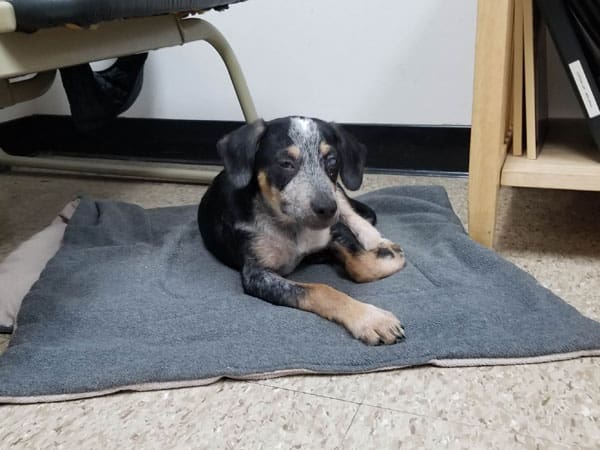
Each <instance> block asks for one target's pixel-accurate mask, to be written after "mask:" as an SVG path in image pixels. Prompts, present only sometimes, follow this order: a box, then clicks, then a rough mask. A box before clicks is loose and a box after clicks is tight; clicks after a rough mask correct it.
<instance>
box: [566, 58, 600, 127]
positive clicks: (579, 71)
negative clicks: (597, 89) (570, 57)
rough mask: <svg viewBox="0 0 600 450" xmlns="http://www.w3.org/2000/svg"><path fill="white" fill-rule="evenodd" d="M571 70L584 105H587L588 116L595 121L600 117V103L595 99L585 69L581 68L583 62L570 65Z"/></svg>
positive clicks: (574, 62)
mask: <svg viewBox="0 0 600 450" xmlns="http://www.w3.org/2000/svg"><path fill="white" fill-rule="evenodd" d="M569 69H571V73H572V74H573V78H574V79H575V84H577V88H578V89H579V95H580V96H581V99H582V100H583V104H584V105H585V109H586V110H587V113H588V116H589V117H590V119H593V118H594V117H596V116H600V109H599V108H598V102H597V101H596V99H595V98H594V93H593V92H592V88H591V86H590V83H589V81H588V79H587V77H586V76H585V72H584V71H583V67H582V66H581V61H579V60H577V61H573V62H572V63H571V64H569Z"/></svg>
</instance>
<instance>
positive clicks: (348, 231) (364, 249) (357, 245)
mask: <svg viewBox="0 0 600 450" xmlns="http://www.w3.org/2000/svg"><path fill="white" fill-rule="evenodd" d="M338 191H341V189H339V190H338ZM337 200H338V207H339V209H340V221H339V222H338V223H337V224H335V225H334V226H333V227H332V228H331V234H332V241H331V245H330V246H331V248H332V250H333V252H334V254H335V255H336V257H337V258H338V259H339V260H340V261H341V262H342V264H343V265H344V267H345V268H346V271H347V272H348V274H349V275H350V277H352V279H353V280H354V281H357V282H360V283H362V282H367V281H373V280H378V279H380V278H384V277H387V276H389V275H391V274H393V273H395V272H397V271H399V270H400V269H402V268H403V267H404V265H405V263H406V262H405V260H404V253H403V252H402V249H401V248H400V246H399V245H397V244H394V243H393V242H392V241H390V240H388V239H385V238H384V237H383V236H382V235H381V233H379V231H378V230H377V229H376V228H375V227H374V226H373V225H372V224H371V223H370V222H369V221H368V220H367V219H365V218H364V217H362V215H360V214H358V213H357V212H356V211H355V210H354V208H353V207H352V204H351V203H350V201H349V200H350V199H349V198H348V197H347V196H346V194H345V193H344V192H343V191H341V192H339V193H338V196H337ZM361 205H362V203H361ZM363 206H365V207H366V208H368V207H367V206H366V205H363ZM369 209H370V208H369Z"/></svg>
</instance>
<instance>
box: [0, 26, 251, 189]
mask: <svg viewBox="0 0 600 450" xmlns="http://www.w3.org/2000/svg"><path fill="white" fill-rule="evenodd" d="M128 22H129V21H120V23H110V24H108V26H105V28H106V31H105V33H106V34H107V36H104V35H103V27H102V26H101V27H100V28H99V29H98V30H93V31H89V30H81V31H78V32H81V33H94V34H91V35H90V34H86V35H85V40H86V43H85V44H86V46H87V47H88V48H89V47H90V42H87V40H94V41H95V40H98V48H99V49H101V52H102V55H99V56H96V57H94V58H92V57H91V56H92V55H89V54H87V53H86V52H89V50H88V49H87V48H74V49H72V50H70V51H69V52H65V55H63V56H62V58H63V59H64V58H71V59H73V60H71V59H69V63H70V64H75V63H81V62H87V61H86V60H92V59H105V58H108V57H110V56H109V54H108V53H107V52H108V51H110V47H109V44H110V42H111V41H110V39H117V41H116V42H119V45H120V46H119V50H118V51H119V54H121V55H122V54H126V53H125V50H126V48H124V46H123V44H122V42H120V41H118V38H116V37H114V36H119V35H120V34H121V35H122V33H123V31H124V30H127V29H128V27H127V23H128ZM131 23H132V24H133V25H134V27H135V29H136V30H138V31H140V32H141V33H145V32H147V33H149V34H148V35H149V36H151V37H149V38H148V41H144V39H143V37H138V38H137V39H134V40H132V44H131V45H132V47H131V48H130V52H131V53H136V52H139V51H146V50H151V49H156V48H163V47H168V46H173V45H177V44H179V45H183V44H185V43H187V42H192V41H196V40H204V41H206V42H208V43H209V44H210V45H211V46H212V47H213V48H214V49H215V50H216V51H217V52H218V54H219V55H220V57H221V58H222V59H223V62H224V63H225V66H226V68H227V71H228V73H229V76H230V78H231V81H232V83H233V87H234V89H235V92H236V95H237V98H238V101H239V103H240V107H241V109H242V112H243V114H244V117H245V119H246V121H248V122H252V121H254V120H256V119H258V114H257V113H256V108H255V106H254V102H253V101H252V96H251V95H250V91H249V89H248V85H247V83H246V79H245V77H244V74H243V72H242V69H241V67H240V64H239V62H238V60H237V58H236V56H235V54H234V52H233V50H232V48H231V46H230V45H229V43H228V42H227V40H226V39H225V37H224V36H223V35H222V34H221V33H220V32H219V30H217V29H216V28H215V27H214V26H213V25H212V24H210V23H209V22H207V21H205V20H203V19H200V18H190V19H177V18H174V17H173V16H170V17H164V18H160V17H156V18H147V19H131ZM173 25H174V26H175V27H176V29H177V30H178V31H177V32H176V33H178V34H179V39H175V38H174V36H173V34H172V33H169V31H168V30H169V27H172V26H173ZM171 29H172V28H171ZM158 30H160V35H161V36H162V35H164V36H165V39H164V44H163V45H160V42H157V32H158ZM50 33H56V35H57V36H58V37H59V38H60V39H66V42H68V45H69V46H74V47H77V46H78V44H77V42H73V41H71V40H70V39H72V38H76V37H77V36H76V35H75V34H73V33H74V32H72V31H64V30H52V31H50ZM64 33H69V34H68V35H66V36H65V35H64ZM9 34H10V33H9ZM5 36H7V35H5ZM31 38H32V36H18V37H17V36H15V39H14V40H11V39H7V40H6V41H5V43H6V45H7V46H8V47H11V46H15V47H22V48H25V49H27V50H26V51H27V52H28V54H27V62H30V63H31V64H39V61H40V58H36V54H35V51H37V50H39V52H40V53H44V48H43V46H40V48H39V49H38V48H37V47H36V48H34V49H32V47H31V46H30V45H27V39H31ZM107 38H108V39H107ZM21 40H23V42H21ZM14 41H17V42H14ZM0 44H3V42H0ZM1 50H2V49H1V48H0V58H1V57H2V52H1ZM73 50H75V51H73ZM114 56H118V55H114ZM76 58H81V59H82V60H81V61H75V59H76ZM88 58H90V59H88ZM27 62H26V63H24V64H23V68H21V67H11V70H13V72H12V73H11V76H14V75H17V74H18V73H17V72H18V71H20V70H21V71H22V72H24V73H28V72H27V71H26V67H28V66H27ZM56 68H57V67H47V68H43V70H51V69H56ZM36 70H41V69H40V68H38V67H36ZM33 71H34V72H35V70H33ZM1 166H8V167H11V166H12V167H29V168H38V169H50V170H59V171H69V172H83V173H92V174H98V175H106V176H111V175H115V176H120V177H136V178H142V179H153V180H163V181H175V182H185V183H202V184H206V183H210V182H211V181H212V180H213V178H214V177H215V176H216V174H217V173H218V172H219V170H220V169H221V168H220V167H219V166H215V168H214V170H207V169H189V168H175V167H164V166H163V165H161V164H158V163H141V162H140V163H138V162H136V163H131V162H127V161H121V160H109V159H106V160H102V161H98V160H94V161H90V160H86V159H85V158H46V157H27V156H13V155H9V154H7V153H6V152H4V151H3V150H2V149H0V167H1Z"/></svg>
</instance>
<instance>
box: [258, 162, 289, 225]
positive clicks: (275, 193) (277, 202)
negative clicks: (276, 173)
mask: <svg viewBox="0 0 600 450" xmlns="http://www.w3.org/2000/svg"><path fill="white" fill-rule="evenodd" d="M256 178H257V180H258V187H259V189H260V192H261V194H262V196H263V198H264V199H265V200H266V202H267V203H268V204H269V205H270V206H271V208H272V209H273V211H274V212H275V214H277V216H278V217H280V218H285V215H284V214H283V212H282V211H281V191H279V189H277V188H276V187H275V186H273V185H272V184H271V183H270V182H269V180H268V178H267V173H266V172H265V171H264V170H261V171H260V172H258V175H257V176H256Z"/></svg>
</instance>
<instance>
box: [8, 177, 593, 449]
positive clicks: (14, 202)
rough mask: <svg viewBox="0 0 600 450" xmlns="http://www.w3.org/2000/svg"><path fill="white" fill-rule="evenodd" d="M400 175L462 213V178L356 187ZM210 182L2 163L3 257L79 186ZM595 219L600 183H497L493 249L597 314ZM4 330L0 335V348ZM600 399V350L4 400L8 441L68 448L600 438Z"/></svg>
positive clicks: (181, 200)
mask: <svg viewBox="0 0 600 450" xmlns="http://www.w3.org/2000/svg"><path fill="white" fill-rule="evenodd" d="M406 184H419V185H430V184H436V185H442V186H444V187H445V188H446V190H447V191H448V195H449V198H450V200H451V202H452V205H453V207H454V209H455V211H456V213H457V215H458V216H459V218H460V219H461V220H462V221H463V223H465V222H466V217H467V180H466V179H464V178H439V177H406V176H389V175H388V176H383V175H372V174H369V175H367V176H366V177H365V183H364V185H363V188H362V189H361V191H359V193H360V192H366V191H370V190H373V189H377V188H380V187H386V186H392V185H406ZM204 189H205V187H203V186H194V185H182V184H169V183H147V182H140V181H117V180H109V179H101V178H93V177H88V178H78V177H65V176H57V175H50V174H37V175H30V174H25V173H8V174H0V257H2V256H4V255H5V254H6V253H8V252H9V251H10V250H12V249H13V248H14V247H15V246H16V245H17V244H18V243H19V242H21V241H22V240H23V239H26V238H27V237H28V236H30V235H31V234H33V233H34V232H36V231H38V230H39V229H41V228H42V227H43V226H45V225H46V224H47V223H48V222H49V221H50V220H51V219H52V218H53V217H54V215H55V214H56V212H57V211H59V210H60V209H61V208H62V206H63V205H64V204H65V203H66V202H67V201H69V200H70V199H72V198H73V197H74V196H76V195H78V194H85V195H89V196H92V197H99V198H111V199H115V200H123V201H128V202H133V203H137V204H140V205H142V206H146V207H154V206H168V205H180V204H195V203H197V202H198V201H199V199H200V197H201V195H202V193H203V192H204ZM599 225H600V193H585V192H568V191H545V190H536V189H502V191H501V193H500V201H499V211H498V226H497V245H496V249H497V251H498V252H499V253H500V254H502V255H503V256H504V257H506V258H507V259H509V260H511V261H512V262H514V263H515V264H517V265H518V266H520V267H522V268H523V269H525V270H527V271H528V272H529V273H531V274H532V275H534V276H535V277H536V278H537V279H538V280H539V281H540V282H541V283H542V284H543V285H545V286H546V287H548V288H550V289H552V290H553V291H554V292H556V293H557V294H559V295H560V296H561V297H563V298H564V299H565V300H566V301H568V302H569V303H571V304H572V305H574V306H576V307H577V308H578V309H580V311H582V312H583V313H584V314H586V315H588V316H590V317H592V318H595V319H600V226H599ZM6 341H7V338H6V337H5V336H2V335H0V352H1V351H2V348H3V346H4V345H6ZM240 402H243V404H240ZM361 403H362V406H361V407H360V410H359V411H358V413H357V414H356V417H354V414H355V413H356V411H357V408H358V405H359V404H361ZM599 405H600V359H599V358H596V359H593V358H587V359H580V360H573V361H564V362H557V363H546V364H539V365H528V366H507V367H488V368H468V369H441V368H431V367H425V368H417V369H408V370H401V371H394V372H387V373H376V374H367V375H358V376H336V377H330V376H319V377H315V376H306V377H288V378H282V379H274V380H264V381H260V382H255V383H232V382H225V383H219V384H217V385H215V386H208V387H203V388H197V389H185V390H177V391H162V392H154V393H136V394H122V395H116V396H111V397H105V398H99V399H91V400H85V401H80V402H69V403H62V404H51V405H37V406H4V407H0V442H2V443H5V442H15V441H18V442H19V445H18V446H21V447H23V446H29V447H56V446H57V445H56V444H62V446H63V447H64V448H73V447H77V448H96V447H104V448H113V447H121V448H123V447H127V448H130V447H144V448H152V447H156V448H159V447H160V448H170V447H173V446H175V445H177V446H178V448H185V447H188V446H189V447H196V448H202V447H203V446H204V447H210V448H225V447H235V448H244V447H246V446H248V447H252V448H260V446H261V445H263V446H267V447H276V446H277V445H279V446H282V447H289V446H293V445H296V444H303V445H304V446H305V447H323V446H324V447H325V448H327V447H332V446H336V445H338V444H339V443H340V442H341V439H342V438H343V436H344V433H345V432H346V431H347V434H346V440H345V442H344V444H345V445H344V446H343V448H360V447H363V448H396V447H398V444H399V442H400V441H402V448H405V447H409V448H410V447H417V446H418V447H419V448H443V447H449V448H511V449H512V448H544V449H546V448H555V446H556V448H562V447H560V445H568V446H570V447H571V448H586V447H589V448H598V445H597V443H598V442H600V433H599V430H600V406H599ZM353 417H354V419H353ZM322 422H325V423H322ZM350 423H352V425H351V427H350V429H349V430H348V426H349V425H350ZM207 430H208V431H207ZM19 439H20V440H19ZM323 439H326V440H325V441H323Z"/></svg>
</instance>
